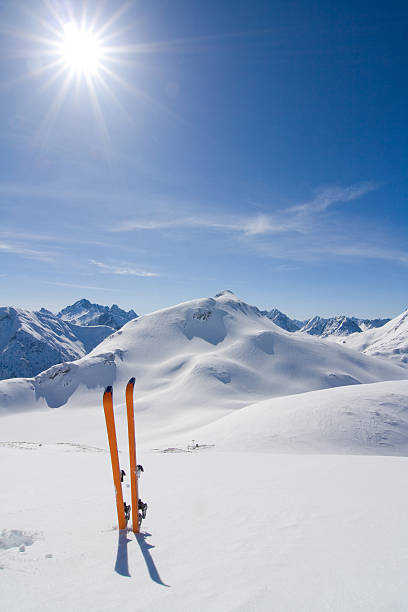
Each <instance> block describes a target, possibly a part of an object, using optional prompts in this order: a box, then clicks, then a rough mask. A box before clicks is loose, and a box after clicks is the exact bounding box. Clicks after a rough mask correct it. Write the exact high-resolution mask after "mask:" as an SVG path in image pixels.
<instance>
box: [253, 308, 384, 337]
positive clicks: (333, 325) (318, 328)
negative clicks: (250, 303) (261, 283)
mask: <svg viewBox="0 0 408 612" xmlns="http://www.w3.org/2000/svg"><path fill="white" fill-rule="evenodd" d="M262 314H263V315H265V316H267V317H268V319H271V321H273V322H274V323H275V324H276V325H279V327H281V328H282V329H285V330H286V331H289V332H296V331H302V332H306V333H307V334H310V335H311V336H320V337H321V338H327V337H328V336H349V335H350V334H354V333H360V332H363V331H365V330H367V329H372V328H374V327H375V328H377V327H382V326H383V325H385V324H386V323H388V321H390V319H357V318H356V317H346V316H344V315H341V316H337V317H330V318H328V319H324V318H322V317H318V316H316V317H312V318H311V319H307V320H305V321H299V320H298V319H290V318H289V317H288V316H287V315H285V314H284V313H283V312H281V311H280V310H278V309H277V308H273V309H272V310H269V311H267V310H263V311H262Z"/></svg>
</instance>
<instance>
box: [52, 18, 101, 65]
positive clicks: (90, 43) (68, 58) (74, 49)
mask: <svg viewBox="0 0 408 612" xmlns="http://www.w3.org/2000/svg"><path fill="white" fill-rule="evenodd" d="M59 52H60V54H61V57H62V60H63V62H64V64H65V66H66V67H67V68H68V69H69V70H70V71H71V72H73V73H75V74H77V75H80V74H84V75H85V76H95V75H96V74H97V72H98V69H99V68H100V67H101V62H102V60H103V56H104V53H103V47H102V45H101V43H100V42H99V41H98V38H97V37H96V36H95V35H94V34H93V33H92V32H90V31H87V30H85V29H79V28H78V26H77V25H76V24H75V23H68V24H66V25H65V26H64V37H63V40H62V41H61V43H60V45H59Z"/></svg>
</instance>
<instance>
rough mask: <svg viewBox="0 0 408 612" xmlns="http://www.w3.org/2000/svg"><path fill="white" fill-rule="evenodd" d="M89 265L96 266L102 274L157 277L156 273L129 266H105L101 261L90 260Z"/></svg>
mask: <svg viewBox="0 0 408 612" xmlns="http://www.w3.org/2000/svg"><path fill="white" fill-rule="evenodd" d="M90 263H91V264H93V265H94V266H96V267H97V268H98V269H99V271H100V272H102V273H103V274H117V275H119V276H142V277H153V276H159V274H157V273H156V272H148V271H147V270H141V269H140V268H132V267H130V266H111V265H109V264H105V263H103V262H102V261H95V260H94V259H92V260H91V261H90Z"/></svg>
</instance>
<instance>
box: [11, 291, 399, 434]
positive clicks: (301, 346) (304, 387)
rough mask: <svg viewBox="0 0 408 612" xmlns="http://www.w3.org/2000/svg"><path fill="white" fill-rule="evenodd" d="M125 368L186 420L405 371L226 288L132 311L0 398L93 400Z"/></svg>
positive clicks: (145, 392)
mask: <svg viewBox="0 0 408 612" xmlns="http://www.w3.org/2000/svg"><path fill="white" fill-rule="evenodd" d="M67 366H68V367H67ZM131 377H136V380H137V389H138V392H137V399H136V401H135V405H136V408H137V409H138V410H140V411H143V412H144V411H147V412H148V413H149V414H150V413H151V414H152V415H156V417H157V418H159V417H160V422H161V423H162V425H163V424H165V423H171V424H172V427H173V426H176V427H177V426H178V425H179V426H180V427H183V426H185V423H186V422H187V421H188V420H189V419H192V418H194V419H195V420H197V422H200V423H204V422H208V419H209V418H210V415H213V414H214V411H216V412H217V411H219V413H220V416H222V414H224V413H225V412H226V411H229V410H232V409H235V408H238V407H242V406H244V405H248V404H250V403H253V402H254V401H259V400H261V399H266V398H268V397H276V396H282V395H288V394H290V393H301V392H304V391H312V390H316V389H323V388H329V387H337V386H341V385H350V384H358V383H366V382H376V381H378V380H392V379H403V378H407V377H408V373H407V372H406V371H405V370H403V369H402V368H400V367H398V366H394V365H392V364H388V363H384V362H382V361H381V360H377V359H373V358H369V357H366V356H365V355H361V354H359V353H357V352H352V351H349V350H348V349H345V348H343V347H341V346H340V345H338V344H337V343H328V342H326V341H323V340H320V339H317V338H313V337H310V336H309V335H306V334H290V333H289V332H287V331H285V330H282V329H280V328H279V327H278V326H277V325H275V324H274V323H273V322H272V321H271V320H269V319H268V318H267V317H265V316H262V315H261V313H260V311H259V310H258V309H257V308H256V307H254V306H250V305H249V304H246V303H245V302H243V301H241V300H240V299H238V298H237V297H236V296H232V297H231V295H230V294H223V295H222V296H220V297H218V298H201V299H196V300H191V301H189V302H184V303H182V304H178V305H176V306H172V307H169V308H165V309H162V310H159V311H156V312H153V313H151V314H148V315H143V316H141V317H138V318H137V319H134V320H132V321H130V322H128V323H127V324H126V325H125V326H124V327H123V328H122V329H120V330H118V331H116V332H115V333H114V334H112V335H111V336H109V337H108V338H106V339H105V340H104V341H103V342H101V343H100V344H99V345H98V346H97V347H96V348H95V349H94V350H93V351H92V352H90V353H89V354H88V355H86V356H85V357H83V358H82V359H79V360H77V361H75V362H73V363H70V364H62V365H60V366H58V367H57V366H56V367H55V368H54V369H53V370H52V371H45V372H42V373H41V374H40V375H38V376H37V377H36V378H35V379H27V380H26V381H25V382H22V381H21V380H20V384H19V386H18V388H17V386H15V385H14V383H13V381H5V383H4V385H3V386H1V385H0V404H1V403H2V401H4V402H7V406H8V408H7V409H10V406H11V407H12V405H13V402H14V399H13V397H14V391H13V389H15V390H16V394H17V396H18V397H19V398H20V400H19V405H22V404H24V407H25V409H27V408H28V407H29V406H30V405H32V404H33V401H34V400H33V398H36V399H35V401H34V405H35V406H40V405H44V406H46V405H48V406H50V405H52V406H53V407H58V406H62V405H64V404H65V403H67V402H70V403H71V402H73V403H74V404H76V403H77V402H79V403H80V404H81V405H86V404H88V405H89V404H92V403H93V402H95V397H97V396H99V395H98V394H100V393H101V390H102V389H103V388H104V387H105V386H106V385H107V384H112V382H113V381H114V382H115V386H117V385H122V386H123V385H125V384H126V382H127V381H128V380H129V379H130V378H131ZM10 385H11V386H10ZM13 385H14V386H13ZM17 391H18V392H17ZM23 391H24V393H23ZM22 393H23V395H24V397H25V399H24V402H21V397H22ZM1 398H3V400H2V399H1ZM30 398H31V399H30ZM40 398H43V402H45V404H44V403H42V402H40V401H39V399H40ZM156 417H154V418H156ZM211 418H212V417H211ZM177 424H178V425H177ZM163 426H164V425H163Z"/></svg>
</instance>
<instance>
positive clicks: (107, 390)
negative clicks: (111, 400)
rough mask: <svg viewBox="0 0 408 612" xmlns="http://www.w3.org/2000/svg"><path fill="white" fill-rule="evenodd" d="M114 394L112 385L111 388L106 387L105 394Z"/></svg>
mask: <svg viewBox="0 0 408 612" xmlns="http://www.w3.org/2000/svg"><path fill="white" fill-rule="evenodd" d="M112 392H113V389H112V385H109V387H106V389H105V393H112Z"/></svg>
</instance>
